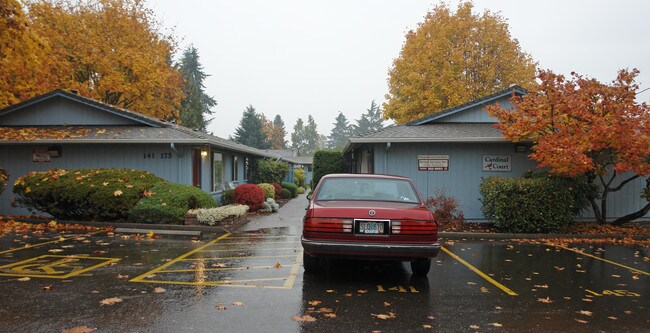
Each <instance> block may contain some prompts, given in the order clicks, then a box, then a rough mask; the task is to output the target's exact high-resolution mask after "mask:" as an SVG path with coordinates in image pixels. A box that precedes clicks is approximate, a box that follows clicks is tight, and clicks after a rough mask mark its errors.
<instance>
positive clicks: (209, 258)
mask: <svg viewBox="0 0 650 333" xmlns="http://www.w3.org/2000/svg"><path fill="white" fill-rule="evenodd" d="M288 257H293V254H290V255H278V256H238V257H201V258H183V259H179V261H194V260H230V259H273V258H288Z"/></svg>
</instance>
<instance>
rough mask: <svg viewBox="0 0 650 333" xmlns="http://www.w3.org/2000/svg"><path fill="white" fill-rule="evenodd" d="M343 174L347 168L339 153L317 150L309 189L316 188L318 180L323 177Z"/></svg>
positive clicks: (341, 154) (336, 151) (337, 151)
mask: <svg viewBox="0 0 650 333" xmlns="http://www.w3.org/2000/svg"><path fill="white" fill-rule="evenodd" d="M345 172H347V167H346V165H345V158H344V157H343V153H342V152H341V151H339V150H319V151H317V152H316V153H315V154H314V177H313V178H312V183H311V188H316V185H318V182H319V181H320V179H321V178H323V176H325V175H329V174H331V173H345Z"/></svg>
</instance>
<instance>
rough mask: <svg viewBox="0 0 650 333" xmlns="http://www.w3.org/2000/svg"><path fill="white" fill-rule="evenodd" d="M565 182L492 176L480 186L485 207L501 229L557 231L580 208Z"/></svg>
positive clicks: (535, 231) (549, 179)
mask: <svg viewBox="0 0 650 333" xmlns="http://www.w3.org/2000/svg"><path fill="white" fill-rule="evenodd" d="M565 185H566V184H565V183H563V182H562V181H558V180H556V179H552V178H541V177H539V178H500V177H494V176H493V177H489V178H487V179H485V180H483V182H482V183H481V185H480V191H481V196H482V198H481V202H482V203H483V207H482V210H483V213H484V214H485V216H486V217H488V218H490V219H492V221H494V223H495V226H496V227H497V228H498V229H499V230H501V231H506V232H532V233H544V232H553V231H557V230H559V229H561V228H562V227H565V226H566V225H568V224H569V223H570V222H571V221H572V220H573V219H574V218H575V216H576V214H577V212H579V211H580V209H578V207H576V204H577V203H576V201H575V199H574V196H573V193H572V191H571V190H569V189H568V188H567V187H566V186H565Z"/></svg>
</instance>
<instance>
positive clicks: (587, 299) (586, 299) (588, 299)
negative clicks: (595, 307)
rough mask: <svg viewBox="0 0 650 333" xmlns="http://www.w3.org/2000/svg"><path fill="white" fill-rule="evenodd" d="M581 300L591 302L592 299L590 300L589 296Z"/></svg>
mask: <svg viewBox="0 0 650 333" xmlns="http://www.w3.org/2000/svg"><path fill="white" fill-rule="evenodd" d="M582 300H583V301H584V302H593V301H592V300H591V298H583V299H582Z"/></svg>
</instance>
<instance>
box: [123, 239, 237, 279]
mask: <svg viewBox="0 0 650 333" xmlns="http://www.w3.org/2000/svg"><path fill="white" fill-rule="evenodd" d="M228 236H230V234H229V233H227V234H225V235H222V236H220V237H218V238H215V239H213V240H212V241H210V242H208V243H205V244H204V245H203V246H200V247H197V248H196V249H194V250H192V251H190V252H187V253H185V254H183V255H181V256H179V257H177V258H174V259H172V260H170V261H168V262H166V263H164V264H163V265H161V266H158V267H156V268H154V269H152V270H150V271H148V272H146V273H144V274H142V275H139V276H136V277H134V278H133V279H131V280H129V282H150V281H145V280H143V278H145V277H147V276H150V275H152V274H155V273H156V272H158V271H160V270H163V269H165V268H167V267H169V266H171V265H173V264H175V263H177V262H179V261H181V260H183V259H185V258H186V257H189V256H191V255H192V254H194V253H196V252H198V251H200V250H202V249H204V248H206V247H208V246H210V245H212V244H214V243H216V242H218V241H220V240H222V239H224V238H226V237H228Z"/></svg>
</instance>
